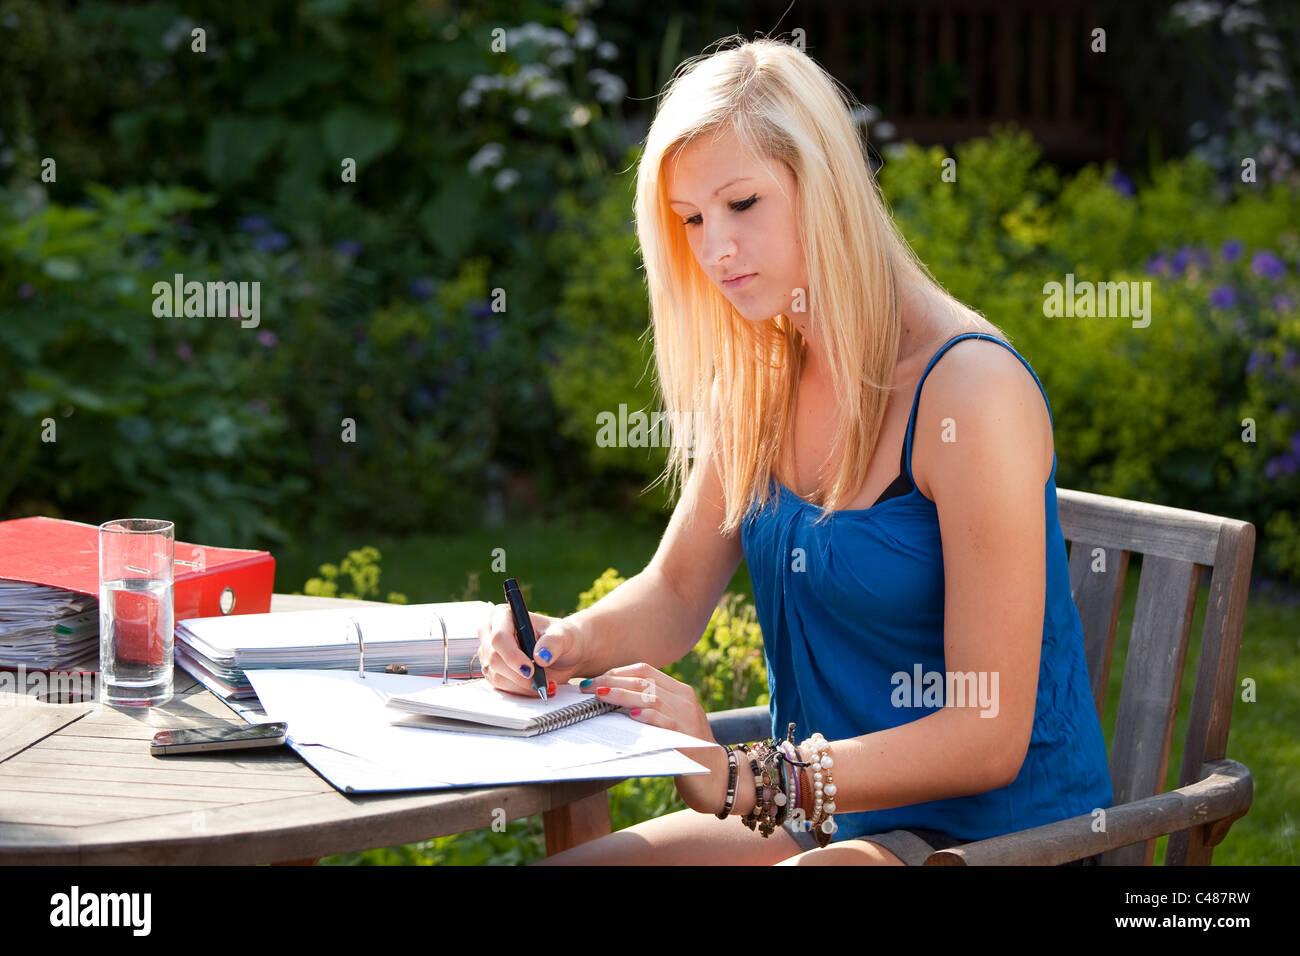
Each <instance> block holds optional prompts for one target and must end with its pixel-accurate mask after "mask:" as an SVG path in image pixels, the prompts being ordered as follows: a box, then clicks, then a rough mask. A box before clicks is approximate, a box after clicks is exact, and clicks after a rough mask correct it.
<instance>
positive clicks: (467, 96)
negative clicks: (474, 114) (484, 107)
mask: <svg viewBox="0 0 1300 956" xmlns="http://www.w3.org/2000/svg"><path fill="white" fill-rule="evenodd" d="M480 99H482V97H480V96H479V95H478V94H477V93H475V92H474V91H473V90H466V91H465V92H463V93H461V94H460V99H459V100H457V102H458V103H459V104H460V105H461V107H462V108H463V109H473V108H474V107H476V106H478V104H479V100H480Z"/></svg>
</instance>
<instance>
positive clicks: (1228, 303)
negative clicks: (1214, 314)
mask: <svg viewBox="0 0 1300 956" xmlns="http://www.w3.org/2000/svg"><path fill="white" fill-rule="evenodd" d="M1236 303H1237V293H1236V292H1234V291H1233V288H1232V286H1230V285H1221V286H1218V287H1217V288H1215V290H1214V291H1213V292H1211V293H1210V305H1212V306H1214V307H1215V308H1216V309H1231V308H1232V307H1233V306H1234V305H1236Z"/></svg>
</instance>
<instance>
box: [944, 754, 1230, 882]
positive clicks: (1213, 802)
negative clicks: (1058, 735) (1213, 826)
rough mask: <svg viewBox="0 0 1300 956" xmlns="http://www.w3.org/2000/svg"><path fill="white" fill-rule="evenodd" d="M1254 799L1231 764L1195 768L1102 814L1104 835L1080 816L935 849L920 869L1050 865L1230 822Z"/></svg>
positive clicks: (1088, 818) (1222, 762)
mask: <svg viewBox="0 0 1300 956" xmlns="http://www.w3.org/2000/svg"><path fill="white" fill-rule="evenodd" d="M1253 797H1254V781H1253V779H1252V778H1251V775H1250V770H1249V769H1248V768H1247V767H1246V766H1245V765H1243V764H1240V763H1238V762H1237V761H1235V760H1227V759H1225V760H1214V761H1211V762H1210V763H1206V764H1203V765H1202V766H1201V779H1200V780H1198V781H1197V782H1196V783H1192V784H1188V785H1187V786H1186V787H1180V788H1179V789H1177V790H1172V791H1170V792H1169V793H1157V794H1154V795H1152V796H1150V797H1145V798H1143V799H1141V800H1134V801H1133V802H1132V803H1126V804H1124V805H1122V806H1118V807H1110V808H1108V809H1107V810H1106V832H1104V833H1097V832H1094V831H1093V829H1092V820H1093V818H1092V815H1091V814H1084V815H1082V816H1077V817H1073V818H1071V819H1069V820H1060V821H1057V822H1056V823H1049V824H1047V825H1045V826H1041V827H1034V828H1033V829H1030V830H1021V831H1020V832H1018V833H1005V834H1003V835H1002V836H996V837H990V838H988V839H987V840H977V841H976V842H974V843H967V844H965V845H964V846H956V847H952V848H951V849H948V850H938V851H936V852H934V853H932V854H930V856H929V857H928V858H927V859H926V861H925V865H926V866H1054V865H1057V864H1060V863H1069V862H1070V861H1072V860H1081V859H1083V858H1084V857H1088V856H1092V855H1093V854H1094V853H1105V852H1108V851H1110V850H1118V849H1119V848H1120V847H1124V846H1131V845H1132V844H1134V843H1142V842H1144V841H1146V840H1150V839H1153V838H1155V837H1159V836H1165V835H1166V834H1170V833H1177V832H1178V831H1179V830H1187V829H1190V828H1192V827H1196V826H1203V825H1204V824H1207V823H1213V822H1215V821H1216V820H1225V819H1228V820H1233V819H1236V818H1237V817H1239V816H1241V815H1242V814H1244V813H1245V812H1246V811H1247V810H1248V809H1249V808H1250V804H1251V800H1252V799H1253Z"/></svg>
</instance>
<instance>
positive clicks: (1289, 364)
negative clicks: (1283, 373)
mask: <svg viewBox="0 0 1300 956" xmlns="http://www.w3.org/2000/svg"><path fill="white" fill-rule="evenodd" d="M1297 364H1300V355H1296V353H1295V350H1294V349H1292V348H1291V346H1289V345H1288V346H1287V347H1286V351H1285V352H1283V353H1282V367H1283V368H1286V369H1292V368H1295V367H1296V365H1297Z"/></svg>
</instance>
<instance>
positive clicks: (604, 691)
mask: <svg viewBox="0 0 1300 956" xmlns="http://www.w3.org/2000/svg"><path fill="white" fill-rule="evenodd" d="M596 693H597V694H608V693H609V688H608V687H597V688H596Z"/></svg>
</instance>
